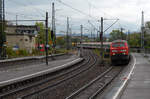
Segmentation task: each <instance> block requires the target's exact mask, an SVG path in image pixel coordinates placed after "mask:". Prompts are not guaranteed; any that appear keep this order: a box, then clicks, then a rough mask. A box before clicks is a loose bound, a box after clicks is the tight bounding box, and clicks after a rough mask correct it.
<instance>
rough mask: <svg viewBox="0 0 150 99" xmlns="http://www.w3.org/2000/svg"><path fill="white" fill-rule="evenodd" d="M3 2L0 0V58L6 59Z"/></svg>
mask: <svg viewBox="0 0 150 99" xmlns="http://www.w3.org/2000/svg"><path fill="white" fill-rule="evenodd" d="M4 30H5V2H4V0H0V58H6V34H5V33H4Z"/></svg>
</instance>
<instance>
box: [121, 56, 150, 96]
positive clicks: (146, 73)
mask: <svg viewBox="0 0 150 99" xmlns="http://www.w3.org/2000/svg"><path fill="white" fill-rule="evenodd" d="M133 55H134V58H135V60H136V61H135V66H134V69H133V72H132V76H131V78H130V80H129V82H128V84H127V86H126V87H125V89H124V91H123V92H122V95H121V97H120V99H150V61H148V59H147V58H145V57H144V56H143V55H142V54H138V53H136V54H133Z"/></svg>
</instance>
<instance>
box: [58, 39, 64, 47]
mask: <svg viewBox="0 0 150 99" xmlns="http://www.w3.org/2000/svg"><path fill="white" fill-rule="evenodd" d="M56 45H58V46H60V47H65V38H64V37H57V38H56Z"/></svg>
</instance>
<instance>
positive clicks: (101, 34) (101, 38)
mask: <svg viewBox="0 0 150 99" xmlns="http://www.w3.org/2000/svg"><path fill="white" fill-rule="evenodd" d="M103 21H104V20H103V17H101V33H100V41H101V59H102V63H103V24H104V23H103Z"/></svg>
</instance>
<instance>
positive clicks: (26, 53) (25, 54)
mask: <svg viewBox="0 0 150 99" xmlns="http://www.w3.org/2000/svg"><path fill="white" fill-rule="evenodd" d="M18 54H19V56H28V55H29V53H28V52H27V51H26V50H23V49H20V50H18Z"/></svg>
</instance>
